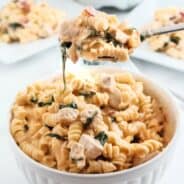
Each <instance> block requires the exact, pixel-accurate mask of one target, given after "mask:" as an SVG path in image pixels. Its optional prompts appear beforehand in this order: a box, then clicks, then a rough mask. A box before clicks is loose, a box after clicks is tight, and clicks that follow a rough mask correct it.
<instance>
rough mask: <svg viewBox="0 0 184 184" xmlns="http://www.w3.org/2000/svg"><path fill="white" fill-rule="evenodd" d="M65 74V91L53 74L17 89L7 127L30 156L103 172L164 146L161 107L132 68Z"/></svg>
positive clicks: (132, 162)
mask: <svg viewBox="0 0 184 184" xmlns="http://www.w3.org/2000/svg"><path fill="white" fill-rule="evenodd" d="M66 79H67V82H68V85H67V88H66V90H65V91H63V90H61V88H60V87H58V86H61V84H62V79H61V78H60V77H57V78H54V79H53V80H49V81H44V82H39V83H35V84H32V85H30V86H28V87H27V88H26V89H25V90H24V91H22V92H20V93H19V94H18V95H17V98H16V101H15V103H14V105H13V107H12V117H11V127H10V129H11V133H12V136H13V137H14V139H15V141H16V142H17V144H18V145H19V146H20V148H21V149H22V150H23V151H24V152H25V153H26V154H27V155H29V156H30V157H31V158H33V159H34V160H36V161H38V162H40V163H42V164H44V165H46V166H48V167H51V168H55V169H58V170H62V171H68V172H75V173H76V172H77V173H106V172H114V171H119V170H124V169H128V168H130V167H133V166H135V165H138V164H141V163H143V162H145V161H146V160H148V159H149V158H152V157H153V156H154V155H156V154H158V153H159V152H161V151H162V150H163V149H164V147H165V146H166V143H165V140H164V134H165V125H166V123H167V121H166V118H165V114H164V111H163V109H162V108H161V106H160V104H159V103H158V102H157V100H156V98H154V97H153V96H150V95H148V94H147V93H146V92H145V90H144V84H143V83H142V82H141V81H139V80H135V79H134V77H133V75H132V74H131V73H127V72H125V73H116V74H110V73H95V74H94V73H92V74H90V73H88V74H85V75H84V76H83V77H79V76H78V77H76V76H75V75H74V74H67V76H66ZM74 81H76V83H75V82H74ZM89 81H91V83H90V84H89ZM124 93H125V94H126V98H125V96H124ZM122 104H124V105H122ZM125 104H126V105H125Z"/></svg>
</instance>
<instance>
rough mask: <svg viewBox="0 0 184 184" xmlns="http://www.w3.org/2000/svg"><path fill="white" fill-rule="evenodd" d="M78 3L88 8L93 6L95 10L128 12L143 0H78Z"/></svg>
mask: <svg viewBox="0 0 184 184" xmlns="http://www.w3.org/2000/svg"><path fill="white" fill-rule="evenodd" d="M76 1H77V2H79V3H81V4H84V5H86V6H93V7H94V8H102V7H115V8H118V9H122V10H128V9H131V8H133V7H135V6H136V5H137V4H138V3H140V2H141V1H143V0H123V1H122V0H76Z"/></svg>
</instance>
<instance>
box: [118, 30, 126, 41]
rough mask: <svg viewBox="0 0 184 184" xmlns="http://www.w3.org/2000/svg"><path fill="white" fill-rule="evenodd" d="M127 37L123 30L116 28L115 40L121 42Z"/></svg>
mask: <svg viewBox="0 0 184 184" xmlns="http://www.w3.org/2000/svg"><path fill="white" fill-rule="evenodd" d="M128 39H129V36H128V35H127V34H125V33H124V32H122V31H120V30H118V31H117V32H116V40H118V41H120V42H121V43H126V42H127V41H128Z"/></svg>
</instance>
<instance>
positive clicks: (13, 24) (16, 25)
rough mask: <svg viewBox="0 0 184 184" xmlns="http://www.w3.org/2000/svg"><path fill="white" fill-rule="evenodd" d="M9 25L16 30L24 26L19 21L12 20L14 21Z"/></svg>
mask: <svg viewBox="0 0 184 184" xmlns="http://www.w3.org/2000/svg"><path fill="white" fill-rule="evenodd" d="M8 27H9V28H11V29H13V30H16V29H18V28H23V27H24V26H23V25H22V24H20V23H18V22H12V23H9V24H8Z"/></svg>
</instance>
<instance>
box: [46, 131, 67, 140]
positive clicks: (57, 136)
mask: <svg viewBox="0 0 184 184" xmlns="http://www.w3.org/2000/svg"><path fill="white" fill-rule="evenodd" d="M47 136H49V137H52V138H56V139H58V140H63V141H65V140H67V136H62V135H59V134H55V133H49V134H47Z"/></svg>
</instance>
